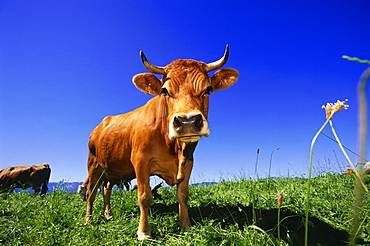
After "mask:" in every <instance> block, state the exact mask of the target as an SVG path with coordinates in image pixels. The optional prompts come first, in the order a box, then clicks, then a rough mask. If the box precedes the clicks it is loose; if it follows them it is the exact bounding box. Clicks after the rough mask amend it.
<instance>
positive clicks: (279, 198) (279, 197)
mask: <svg viewBox="0 0 370 246" xmlns="http://www.w3.org/2000/svg"><path fill="white" fill-rule="evenodd" d="M277 195H278V207H281V205H283V193H281V192H279V193H278V194H277Z"/></svg>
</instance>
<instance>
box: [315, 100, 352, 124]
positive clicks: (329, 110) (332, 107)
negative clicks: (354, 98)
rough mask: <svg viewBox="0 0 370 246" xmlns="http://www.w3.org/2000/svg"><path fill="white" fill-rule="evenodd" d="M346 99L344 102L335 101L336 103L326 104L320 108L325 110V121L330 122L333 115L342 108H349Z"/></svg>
mask: <svg viewBox="0 0 370 246" xmlns="http://www.w3.org/2000/svg"><path fill="white" fill-rule="evenodd" d="M347 102H348V99H345V100H344V101H340V100H337V102H336V103H327V104H326V105H322V107H321V108H324V109H325V113H326V119H328V120H331V118H332V117H333V115H334V114H335V113H337V112H339V111H340V110H342V109H343V108H344V109H345V110H346V109H348V108H349V105H348V104H347Z"/></svg>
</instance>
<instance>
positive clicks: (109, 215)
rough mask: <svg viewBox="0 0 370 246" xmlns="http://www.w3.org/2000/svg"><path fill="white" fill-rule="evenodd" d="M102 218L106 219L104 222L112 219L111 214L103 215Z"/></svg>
mask: <svg viewBox="0 0 370 246" xmlns="http://www.w3.org/2000/svg"><path fill="white" fill-rule="evenodd" d="M104 217H105V219H106V220H111V219H113V216H112V214H111V213H104Z"/></svg>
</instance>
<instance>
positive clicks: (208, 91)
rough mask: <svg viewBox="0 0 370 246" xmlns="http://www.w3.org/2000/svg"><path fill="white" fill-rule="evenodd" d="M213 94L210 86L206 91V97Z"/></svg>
mask: <svg viewBox="0 0 370 246" xmlns="http://www.w3.org/2000/svg"><path fill="white" fill-rule="evenodd" d="M212 92H213V88H212V86H208V87H207V89H206V90H205V91H204V95H209V94H211V93H212Z"/></svg>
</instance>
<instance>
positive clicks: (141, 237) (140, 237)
mask: <svg viewBox="0 0 370 246" xmlns="http://www.w3.org/2000/svg"><path fill="white" fill-rule="evenodd" d="M136 236H137V239H138V240H139V241H146V240H148V239H151V238H152V237H151V236H150V234H145V233H144V232H138V233H137V234H136Z"/></svg>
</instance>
